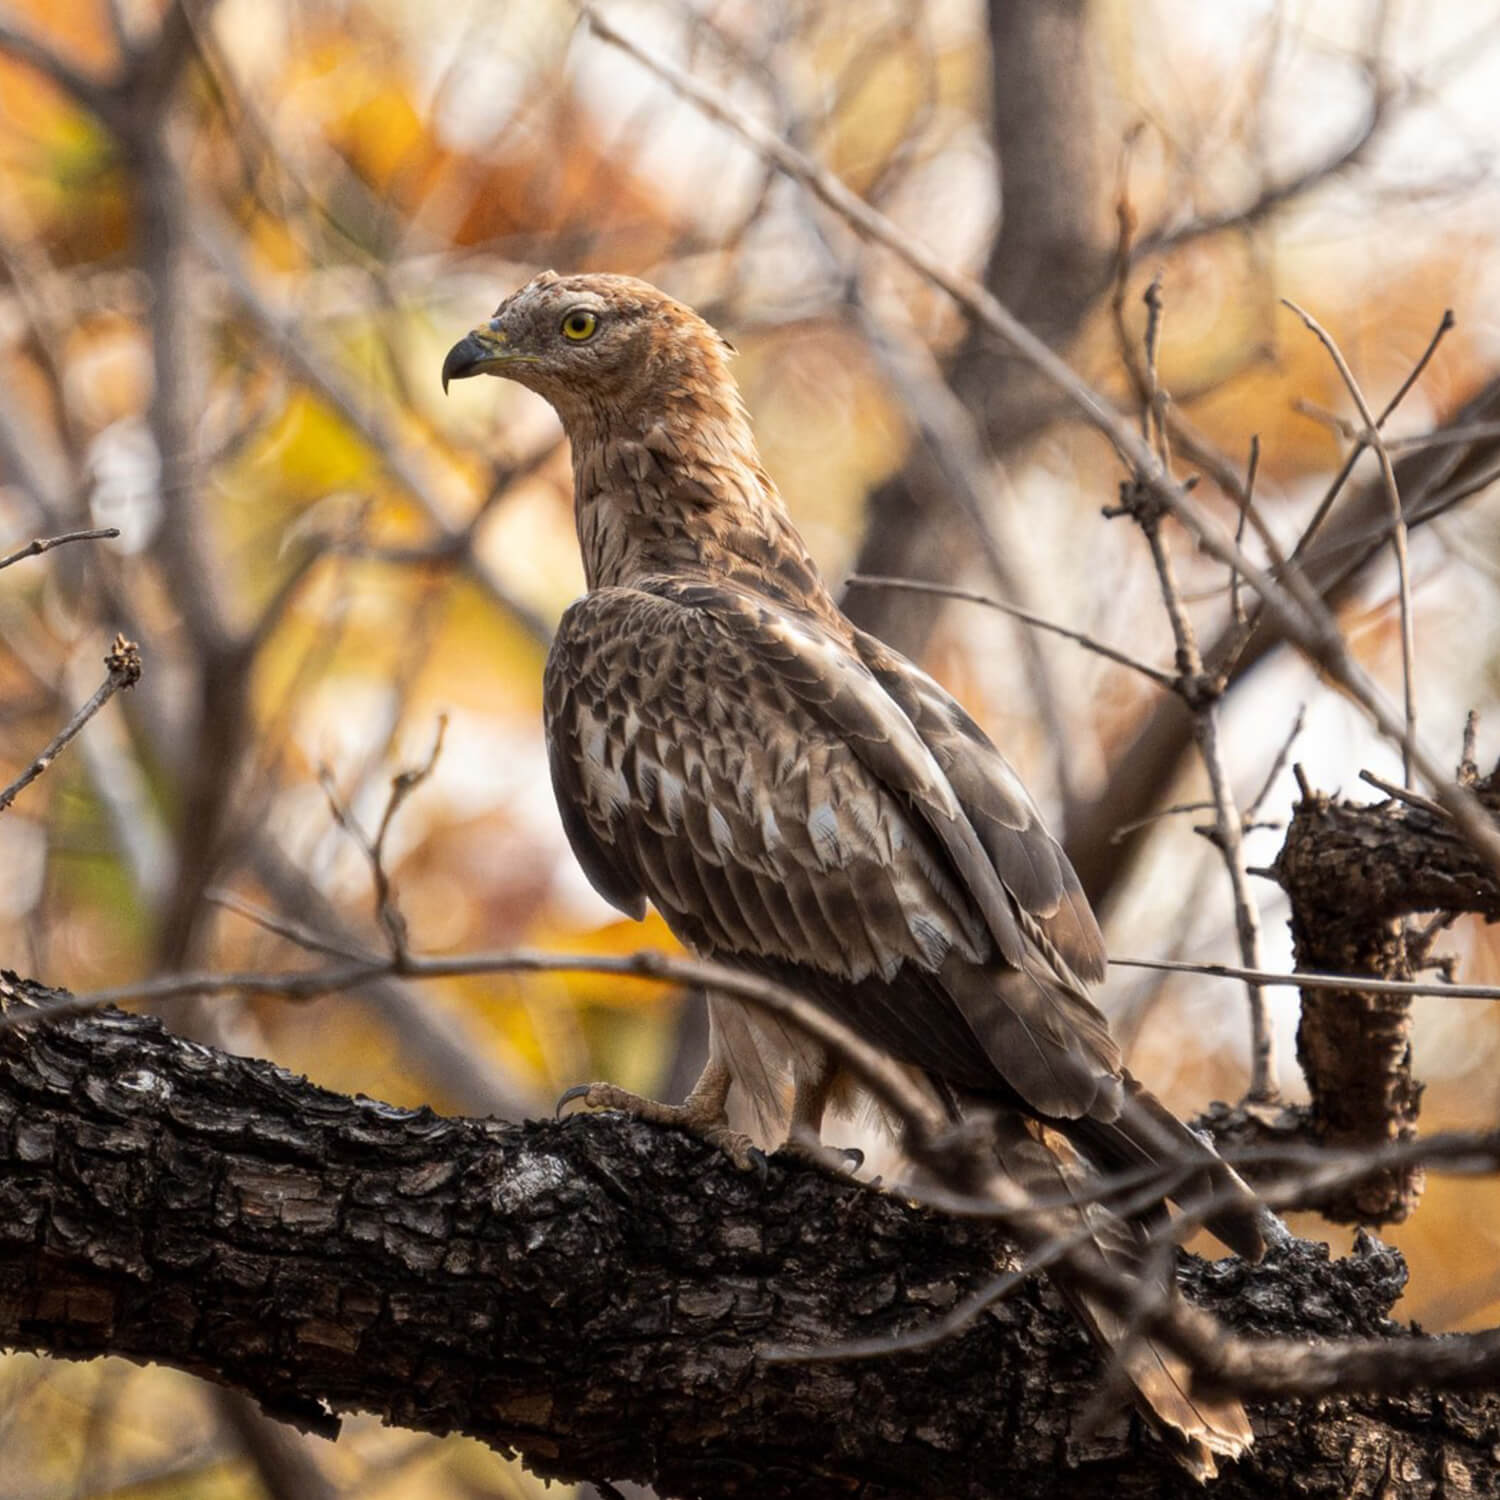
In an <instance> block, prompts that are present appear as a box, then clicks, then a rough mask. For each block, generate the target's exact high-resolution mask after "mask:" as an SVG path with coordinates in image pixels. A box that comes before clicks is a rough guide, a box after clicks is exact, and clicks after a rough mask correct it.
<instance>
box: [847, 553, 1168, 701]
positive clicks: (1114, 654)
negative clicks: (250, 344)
mask: <svg viewBox="0 0 1500 1500" xmlns="http://www.w3.org/2000/svg"><path fill="white" fill-rule="evenodd" d="M845 584H846V586H847V587H849V588H876V589H905V590H907V591H908V592H910V593H913V594H937V595H939V596H941V597H942V598H945V599H962V600H964V601H965V602H966V603H969V604H982V605H984V607H985V608H986V609H996V610H999V611H1000V613H1001V614H1003V615H1010V616H1011V617H1012V618H1013V619H1016V620H1022V621H1024V622H1025V623H1026V624H1027V625H1031V626H1034V627H1035V628H1036V629H1038V630H1049V631H1051V632H1052V634H1053V635H1060V636H1062V637H1063V638H1064V639H1065V640H1069V641H1076V642H1077V643H1078V644H1079V645H1080V646H1083V647H1084V648H1085V649H1086V650H1089V651H1092V652H1094V653H1095V654H1096V655H1099V656H1102V657H1104V658H1105V659H1106V660H1107V661H1112V662H1116V663H1118V664H1119V665H1120V666H1122V667H1129V668H1130V670H1131V671H1132V672H1139V673H1140V674H1141V676H1142V677H1146V678H1149V679H1150V680H1151V681H1152V682H1154V683H1155V684H1156V685H1157V687H1163V688H1170V687H1171V686H1172V685H1173V684H1174V682H1175V681H1176V679H1175V678H1174V677H1173V676H1172V675H1171V674H1170V673H1168V672H1163V671H1162V670H1161V669H1160V668H1158V667H1153V666H1148V665H1147V664H1146V663H1145V662H1143V661H1138V660H1137V659H1136V658H1135V657H1133V656H1127V655H1126V654H1125V652H1123V651H1119V650H1116V649H1115V647H1113V646H1108V645H1106V644H1105V643H1104V642H1103V641H1098V640H1095V639H1094V637H1093V636H1091V635H1086V634H1085V633H1084V632H1083V631H1081V630H1072V629H1070V628H1069V627H1068V626H1066V625H1059V624H1058V623H1057V622H1056V621H1055V620H1046V619H1043V618H1042V616H1041V615H1034V614H1032V613H1031V611H1030V610H1027V609H1021V608H1020V607H1019V606H1017V605H1014V604H1007V603H1005V602H1004V601H1003V600H1001V599H991V598H990V597H989V595H988V594H979V593H975V592H974V591H973V590H972V589H964V588H959V587H957V586H956V585H954V584H948V583H926V582H924V581H922V580H921V579H917V578H881V577H877V576H875V575H874V574H871V573H851V574H850V575H849V577H848V578H847V579H846V580H845Z"/></svg>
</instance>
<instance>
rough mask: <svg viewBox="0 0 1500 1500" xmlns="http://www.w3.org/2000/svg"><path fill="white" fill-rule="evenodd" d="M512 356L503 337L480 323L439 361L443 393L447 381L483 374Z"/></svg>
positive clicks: (511, 358) (513, 353)
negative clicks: (441, 363) (441, 371)
mask: <svg viewBox="0 0 1500 1500" xmlns="http://www.w3.org/2000/svg"><path fill="white" fill-rule="evenodd" d="M515 357H516V355H515V352H514V351H513V350H511V349H507V348H506V338H505V335H504V334H503V333H501V332H500V331H499V330H498V329H497V328H495V327H494V326H493V324H490V323H482V324H481V325H480V326H479V327H478V328H476V329H475V330H474V331H473V332H472V333H469V334H465V335H464V337H463V338H461V339H460V340H459V341H458V342H457V343H456V344H455V345H454V346H453V347H452V348H451V349H450V350H449V351H448V357H447V358H446V359H445V360H444V361H443V394H444V395H446V394H447V392H448V382H449V381H450V380H467V379H468V378H469V376H471V375H483V374H484V372H485V371H486V370H492V369H493V368H494V367H495V366H496V365H502V364H505V363H506V362H507V361H509V360H513V359H514V358H515Z"/></svg>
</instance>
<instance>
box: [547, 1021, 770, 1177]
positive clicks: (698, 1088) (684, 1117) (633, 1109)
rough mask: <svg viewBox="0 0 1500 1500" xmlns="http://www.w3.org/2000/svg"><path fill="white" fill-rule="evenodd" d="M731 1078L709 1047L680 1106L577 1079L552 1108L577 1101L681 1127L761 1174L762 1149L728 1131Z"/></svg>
mask: <svg viewBox="0 0 1500 1500" xmlns="http://www.w3.org/2000/svg"><path fill="white" fill-rule="evenodd" d="M731 1081H732V1080H731V1077H730V1072H729V1064H728V1063H726V1062H725V1061H724V1059H723V1058H722V1057H719V1056H718V1055H717V1054H716V1053H715V1052H713V1051H712V1050H711V1051H710V1053H709V1058H708V1062H707V1063H706V1064H705V1065H704V1069H703V1072H702V1073H701V1074H700V1075H699V1078H698V1081H697V1083H695V1084H694V1085H693V1087H692V1090H691V1091H690V1092H689V1094H688V1096H687V1098H686V1099H684V1100H683V1101H682V1103H681V1104H663V1103H661V1101H660V1100H658V1099H647V1098H645V1097H643V1096H642V1095H640V1094H632V1093H631V1092H630V1090H629V1089H622V1088H621V1087H620V1086H619V1085H618V1084H614V1083H580V1084H579V1085H578V1086H577V1087H576V1088H571V1089H569V1090H568V1091H567V1093H565V1094H564V1095H563V1096H562V1098H561V1099H559V1100H558V1101H557V1109H558V1113H559V1114H561V1112H562V1108H563V1106H564V1105H565V1104H568V1103H571V1102H572V1101H573V1100H574V1099H582V1100H583V1102H584V1103H585V1104H586V1105H587V1106H588V1107H589V1108H590V1109H616V1110H619V1111H620V1112H621V1113H622V1114H627V1115H632V1116H634V1117H635V1118H636V1119H637V1120H644V1121H646V1123H647V1124H649V1125H670V1126H671V1127H673V1128H674V1129H676V1130H686V1131H687V1132H688V1133H689V1134H690V1135H695V1136H697V1137H698V1139H699V1140H702V1141H707V1142H708V1144H709V1145H710V1146H717V1147H718V1148H719V1150H720V1151H722V1152H723V1153H724V1154H725V1156H727V1157H728V1158H729V1159H730V1161H732V1162H733V1163H734V1164H735V1166H737V1167H738V1168H739V1169H740V1170H741V1171H742V1172H745V1171H749V1169H750V1168H751V1167H754V1168H755V1170H756V1171H757V1172H759V1173H760V1174H761V1175H762V1176H764V1175H765V1170H766V1156H765V1152H763V1151H762V1150H761V1149H760V1148H759V1147H758V1146H757V1145H756V1144H755V1143H754V1142H753V1141H752V1140H751V1139H750V1137H749V1136H748V1135H744V1134H742V1133H741V1132H740V1131H738V1130H732V1129H730V1125H729V1111H728V1108H727V1102H728V1099H729V1085H730V1082H731Z"/></svg>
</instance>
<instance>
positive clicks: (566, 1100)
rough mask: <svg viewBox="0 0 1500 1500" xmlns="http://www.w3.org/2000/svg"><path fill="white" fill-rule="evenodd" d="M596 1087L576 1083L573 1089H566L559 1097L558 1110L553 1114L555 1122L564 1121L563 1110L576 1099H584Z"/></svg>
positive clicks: (589, 1084)
mask: <svg viewBox="0 0 1500 1500" xmlns="http://www.w3.org/2000/svg"><path fill="white" fill-rule="evenodd" d="M593 1087H594V1085H593V1084H591V1083H575V1084H574V1085H573V1087H572V1088H570V1089H564V1090H563V1092H562V1093H561V1094H560V1095H559V1096H558V1100H557V1108H556V1109H555V1110H554V1111H553V1112H552V1118H553V1119H554V1120H560V1119H562V1112H563V1109H564V1108H565V1107H566V1106H567V1105H569V1104H571V1103H572V1102H573V1101H574V1100H575V1099H582V1098H583V1097H584V1096H585V1095H586V1094H588V1092H589V1091H590V1090H591V1089H592V1088H593Z"/></svg>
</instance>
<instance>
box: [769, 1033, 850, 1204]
mask: <svg viewBox="0 0 1500 1500" xmlns="http://www.w3.org/2000/svg"><path fill="white" fill-rule="evenodd" d="M837 1073H838V1068H837V1066H836V1065H835V1063H834V1061H833V1059H832V1057H830V1056H829V1054H828V1053H827V1052H821V1051H820V1052H819V1053H818V1060H817V1062H816V1063H815V1064H814V1065H813V1066H811V1067H805V1066H795V1067H794V1068H793V1074H792V1076H793V1093H792V1118H791V1125H790V1128H789V1129H788V1131H787V1137H786V1143H785V1144H784V1145H783V1146H782V1148H781V1150H780V1151H779V1152H778V1153H777V1155H779V1156H790V1157H793V1158H794V1159H796V1160H797V1161H804V1162H808V1163H809V1164H811V1165H812V1166H815V1167H820V1168H821V1169H822V1170H823V1171H825V1172H833V1173H835V1174H836V1175H838V1176H840V1177H842V1176H845V1175H847V1174H848V1173H849V1172H855V1171H858V1170H859V1168H860V1166H861V1165H862V1164H863V1163H864V1159H865V1154H864V1152H863V1151H861V1150H859V1149H858V1148H857V1147H854V1146H849V1147H835V1146H825V1145H824V1144H823V1112H824V1111H825V1110H826V1109H827V1108H828V1096H829V1095H830V1094H831V1093H832V1092H833V1084H834V1079H835V1077H836V1075H837Z"/></svg>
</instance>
